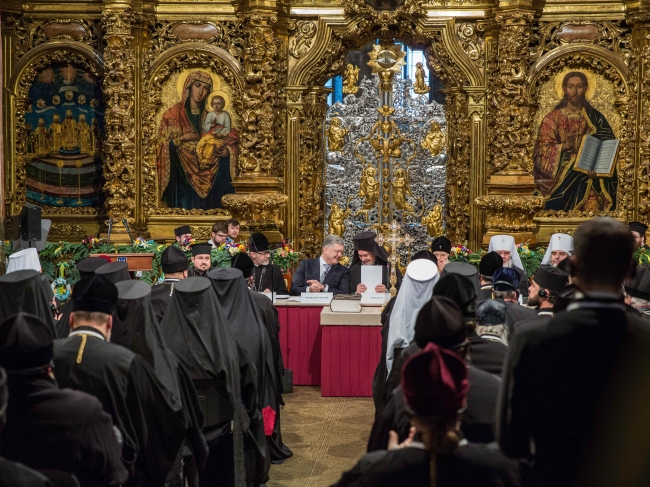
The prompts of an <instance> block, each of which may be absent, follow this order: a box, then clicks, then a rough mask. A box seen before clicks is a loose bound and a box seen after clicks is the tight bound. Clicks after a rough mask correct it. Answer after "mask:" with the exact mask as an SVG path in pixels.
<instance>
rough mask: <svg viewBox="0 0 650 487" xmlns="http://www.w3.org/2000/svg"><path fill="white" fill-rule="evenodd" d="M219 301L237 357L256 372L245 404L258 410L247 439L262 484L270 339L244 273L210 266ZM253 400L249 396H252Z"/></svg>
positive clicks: (271, 398) (270, 402) (270, 395)
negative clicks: (252, 390)
mask: <svg viewBox="0 0 650 487" xmlns="http://www.w3.org/2000/svg"><path fill="white" fill-rule="evenodd" d="M208 277H209V278H210V280H211V281H212V287H213V289H214V290H215V292H216V294H217V298H218V299H219V303H221V307H222V309H223V310H224V312H225V314H226V317H227V318H228V323H229V325H230V329H231V330H232V332H233V334H234V335H235V339H236V340H237V345H238V348H239V350H240V352H239V354H240V357H241V356H247V358H248V359H249V360H250V366H251V367H253V368H254V370H255V371H256V374H257V381H256V383H257V387H256V391H255V395H254V396H251V401H250V404H247V407H249V408H251V409H252V408H253V407H255V404H254V403H257V406H256V407H258V408H259V409H260V413H261V414H260V418H259V419H258V418H257V417H253V416H251V424H250V432H251V434H252V436H251V440H253V439H254V441H255V446H256V451H255V459H254V460H255V482H256V483H264V482H266V480H267V479H268V473H269V469H270V466H271V457H270V455H269V449H268V447H267V440H266V436H271V435H272V434H273V428H274V426H275V418H276V416H277V410H276V409H274V407H275V408H277V407H278V406H277V404H276V399H275V394H276V387H277V385H276V384H275V383H274V380H273V378H274V370H275V365H274V363H273V350H272V346H271V340H270V338H269V335H268V333H267V332H266V328H265V327H264V324H263V323H262V318H261V316H260V313H259V311H258V309H257V306H256V305H255V303H254V302H253V299H252V297H251V292H250V290H249V289H248V286H246V282H245V281H244V275H243V274H242V272H241V271H240V270H239V269H233V268H232V267H224V268H219V269H212V271H210V274H209V275H208ZM253 397H254V398H255V399H252V398H253Z"/></svg>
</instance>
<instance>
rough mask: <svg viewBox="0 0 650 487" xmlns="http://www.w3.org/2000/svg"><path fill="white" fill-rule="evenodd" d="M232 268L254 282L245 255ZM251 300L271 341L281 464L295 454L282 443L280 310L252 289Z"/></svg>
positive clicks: (276, 450) (276, 449)
mask: <svg viewBox="0 0 650 487" xmlns="http://www.w3.org/2000/svg"><path fill="white" fill-rule="evenodd" d="M231 267H233V268H235V269H239V270H240V271H241V272H242V274H243V275H244V279H245V280H246V281H247V282H248V284H249V286H250V285H251V284H252V282H253V269H254V267H255V265H254V264H253V260H252V259H251V258H250V257H249V256H248V255H247V254H245V253H239V254H237V255H235V256H233V257H232V259H231ZM250 296H251V298H253V302H254V303H255V305H256V306H257V309H258V311H259V312H260V316H261V317H262V321H263V323H264V326H265V327H266V331H267V333H268V335H269V339H270V340H271V348H272V350H273V363H274V364H275V368H274V369H273V387H274V390H275V404H272V405H271V407H272V409H273V410H274V411H275V412H276V417H275V426H274V428H273V434H272V435H271V436H270V437H268V439H269V449H270V454H271V463H274V464H279V463H282V462H284V460H286V459H287V458H290V457H291V456H293V452H292V451H291V450H290V449H289V448H288V447H287V446H286V445H285V444H284V443H283V442H282V432H281V430H280V406H284V401H283V399H282V377H283V375H284V361H283V360H282V350H281V348H280V336H279V334H280V320H279V319H278V310H277V309H276V308H275V306H274V305H273V303H272V302H271V300H270V299H268V298H267V297H266V296H263V295H262V294H259V293H257V292H255V291H253V290H252V289H251V294H250Z"/></svg>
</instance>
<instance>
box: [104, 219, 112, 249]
mask: <svg viewBox="0 0 650 487" xmlns="http://www.w3.org/2000/svg"><path fill="white" fill-rule="evenodd" d="M111 228H113V219H112V218H109V219H108V234H107V236H106V245H110V244H111Z"/></svg>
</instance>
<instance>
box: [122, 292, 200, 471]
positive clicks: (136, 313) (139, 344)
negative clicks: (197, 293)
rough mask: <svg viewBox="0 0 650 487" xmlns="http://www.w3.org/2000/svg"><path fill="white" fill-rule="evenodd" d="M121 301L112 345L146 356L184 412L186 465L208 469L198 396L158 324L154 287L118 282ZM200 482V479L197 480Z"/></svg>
mask: <svg viewBox="0 0 650 487" xmlns="http://www.w3.org/2000/svg"><path fill="white" fill-rule="evenodd" d="M116 287H117V291H118V300H117V309H116V312H115V318H114V320H113V331H112V333H111V342H112V343H115V344H117V345H122V346H123V347H125V348H128V349H129V350H131V351H132V352H135V353H137V354H138V355H140V356H141V357H143V358H144V359H145V360H146V361H147V362H148V363H149V365H151V366H152V367H153V368H154V371H155V372H156V376H157V377H158V379H160V382H162V384H163V385H164V386H165V388H166V389H167V391H168V392H169V393H170V394H169V396H168V398H167V403H168V405H169V406H170V407H171V408H172V409H174V411H182V413H183V418H184V422H185V425H186V427H187V438H186V444H187V445H188V446H189V448H190V449H191V452H192V453H193V456H192V455H189V454H188V455H184V456H185V457H192V458H186V460H185V463H188V461H195V462H196V466H195V468H193V469H192V471H193V472H195V471H196V470H197V469H203V468H204V467H205V461H206V458H207V456H208V446H207V444H206V442H205V439H204V438H203V434H202V429H203V413H202V412H201V405H200V404H199V399H198V395H197V393H196V389H195V388H194V384H193V383H192V380H191V379H190V377H189V373H188V372H187V370H186V369H185V368H184V367H183V366H182V365H181V364H180V363H179V362H178V359H177V358H176V356H175V355H174V353H173V352H172V351H171V350H169V349H168V348H167V347H166V345H165V340H164V339H163V337H162V333H161V331H160V328H159V325H158V322H157V321H156V318H155V317H154V311H153V307H152V306H151V286H149V285H148V284H146V283H144V282H142V281H122V282H118V283H117V286H116ZM180 466H181V455H179V458H178V468H177V471H176V473H178V474H179V475H178V478H176V479H174V480H176V481H178V480H179V479H180ZM196 480H198V479H196Z"/></svg>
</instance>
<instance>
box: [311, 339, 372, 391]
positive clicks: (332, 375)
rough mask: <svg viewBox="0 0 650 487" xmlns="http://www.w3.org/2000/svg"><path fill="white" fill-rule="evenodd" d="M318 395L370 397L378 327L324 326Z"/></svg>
mask: <svg viewBox="0 0 650 487" xmlns="http://www.w3.org/2000/svg"><path fill="white" fill-rule="evenodd" d="M322 329H323V332H322V333H323V337H322V352H321V396H323V397H325V396H336V397H340V396H346V397H347V396H361V397H369V396H372V377H373V375H374V373H375V368H376V367H377V363H378V362H379V358H380V356H381V326H323V327H322Z"/></svg>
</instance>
